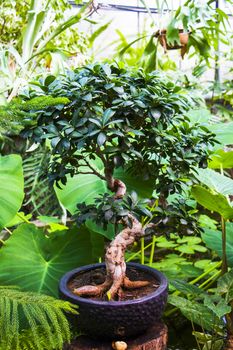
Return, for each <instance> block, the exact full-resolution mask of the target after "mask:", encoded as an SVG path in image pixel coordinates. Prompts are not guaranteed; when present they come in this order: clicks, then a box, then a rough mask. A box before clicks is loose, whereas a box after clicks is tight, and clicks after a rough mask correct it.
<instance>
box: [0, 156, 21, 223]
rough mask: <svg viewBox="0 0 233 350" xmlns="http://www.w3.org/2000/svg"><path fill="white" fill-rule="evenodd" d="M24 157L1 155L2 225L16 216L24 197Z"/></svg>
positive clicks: (0, 193) (0, 192) (0, 216)
mask: <svg viewBox="0 0 233 350" xmlns="http://www.w3.org/2000/svg"><path fill="white" fill-rule="evenodd" d="M23 188H24V181H23V168H22V159H21V157H20V156H18V155H15V154H12V155H9V156H4V157H1V156H0V227H4V226H6V225H7V224H8V223H10V221H11V220H12V219H13V218H14V217H15V215H16V214H17V212H18V210H19V209H20V207H21V205H22V202H23V198H24V191H23Z"/></svg>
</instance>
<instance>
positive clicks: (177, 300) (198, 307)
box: [168, 295, 224, 331]
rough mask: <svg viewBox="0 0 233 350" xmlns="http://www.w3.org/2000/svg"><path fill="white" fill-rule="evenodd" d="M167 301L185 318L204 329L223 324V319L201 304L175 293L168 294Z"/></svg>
mask: <svg viewBox="0 0 233 350" xmlns="http://www.w3.org/2000/svg"><path fill="white" fill-rule="evenodd" d="M168 301H169V303H170V304H172V305H174V306H176V307H177V308H179V309H180V311H181V312H182V314H183V315H184V316H185V317H187V319H189V320H190V321H192V322H194V323H196V324H198V325H199V326H201V327H202V328H204V329H206V330H209V331H210V330H212V329H215V328H216V327H217V328H219V327H220V328H222V327H223V326H224V324H223V321H221V320H219V319H218V318H217V317H216V316H215V314H214V313H213V312H212V311H211V310H210V309H209V308H208V307H206V306H204V305H203V304H199V303H197V302H195V301H190V300H187V299H185V298H181V297H179V296H176V295H170V296H169V299H168Z"/></svg>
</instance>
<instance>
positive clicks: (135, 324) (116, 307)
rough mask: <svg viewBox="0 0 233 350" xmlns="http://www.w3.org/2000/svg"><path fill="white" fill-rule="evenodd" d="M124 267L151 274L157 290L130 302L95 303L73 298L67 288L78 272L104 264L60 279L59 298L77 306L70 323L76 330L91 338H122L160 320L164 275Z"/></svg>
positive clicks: (83, 268) (164, 295)
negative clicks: (156, 284) (75, 314)
mask: <svg viewBox="0 0 233 350" xmlns="http://www.w3.org/2000/svg"><path fill="white" fill-rule="evenodd" d="M127 266H129V267H133V268H134V269H135V268H136V269H137V270H141V271H144V272H145V273H147V274H148V273H149V274H151V275H152V276H153V277H154V278H155V279H156V280H157V281H158V282H159V284H160V286H159V287H158V289H157V290H156V291H154V292H152V293H151V294H149V295H147V296H144V297H142V298H139V299H134V300H129V301H96V300H91V299H85V298H81V297H78V296H76V295H74V294H73V293H72V292H71V291H70V290H69V289H68V287H67V285H68V282H69V281H70V280H72V279H73V278H74V276H75V275H77V274H79V273H80V272H85V271H89V270H92V269H97V268H98V269H99V268H101V267H105V264H94V265H87V266H83V267H80V268H77V269H75V270H72V271H70V272H68V273H66V274H65V275H64V276H63V277H62V279H61V281H60V284H59V293H60V297H61V298H62V299H64V300H68V301H70V302H71V303H73V304H76V305H78V306H79V309H78V312H79V315H77V316H75V320H74V319H73V321H72V323H73V324H75V327H77V331H81V332H84V333H86V334H88V335H90V336H92V337H98V338H100V337H102V338H111V339H113V338H115V339H116V338H119V339H120V338H121V339H124V338H128V337H132V336H136V335H138V334H140V333H143V332H145V330H146V329H148V328H149V327H150V326H152V325H153V324H154V323H156V322H159V321H160V319H161V317H162V313H163V310H164V307H165V304H166V301H167V280H166V278H165V276H164V275H163V274H162V273H161V272H159V271H157V270H155V269H153V268H151V267H148V266H145V265H140V264H137V263H128V264H127Z"/></svg>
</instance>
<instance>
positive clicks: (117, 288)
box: [73, 172, 148, 299]
mask: <svg viewBox="0 0 233 350" xmlns="http://www.w3.org/2000/svg"><path fill="white" fill-rule="evenodd" d="M105 176H106V180H107V183H108V187H109V189H110V190H111V191H113V192H115V195H114V198H115V199H116V200H117V199H120V198H123V197H124V195H125V193H126V186H125V184H124V183H123V182H122V181H120V180H118V179H113V177H112V176H111V174H109V173H108V172H106V173H105ZM128 219H129V220H130V222H131V225H130V226H131V227H126V228H125V229H123V230H122V231H121V232H120V233H119V234H118V235H117V236H116V237H115V239H114V240H113V241H112V242H111V243H110V245H109V247H108V248H107V251H106V254H105V262H106V272H107V276H106V280H105V282H104V283H103V284H101V285H98V286H91V285H87V286H83V287H80V288H76V289H74V290H73V293H75V294H77V295H79V296H81V295H86V296H96V295H102V294H103V293H105V292H106V291H107V296H108V298H109V299H114V298H115V297H116V296H120V294H121V288H122V287H125V288H140V287H143V286H146V285H148V282H147V281H135V282H132V281H130V280H129V279H128V278H127V277H126V275H125V273H126V263H125V258H124V256H125V251H126V249H127V248H128V247H129V246H131V245H132V244H133V243H134V242H135V241H136V240H138V239H139V238H140V237H142V236H143V235H144V233H145V228H143V226H142V224H141V223H140V222H139V221H138V220H137V219H136V218H135V217H134V216H133V215H132V214H128Z"/></svg>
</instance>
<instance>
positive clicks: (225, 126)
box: [208, 122, 233, 148]
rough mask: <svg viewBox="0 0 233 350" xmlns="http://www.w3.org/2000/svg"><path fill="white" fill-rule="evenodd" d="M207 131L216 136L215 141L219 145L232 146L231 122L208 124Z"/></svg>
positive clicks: (232, 125)
mask: <svg viewBox="0 0 233 350" xmlns="http://www.w3.org/2000/svg"><path fill="white" fill-rule="evenodd" d="M208 129H209V130H210V131H212V132H213V133H215V134H216V139H217V140H218V141H219V142H220V144H221V145H223V146H225V145H231V144H233V122H230V123H218V124H210V125H209V126H208ZM218 148H219V145H218Z"/></svg>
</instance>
